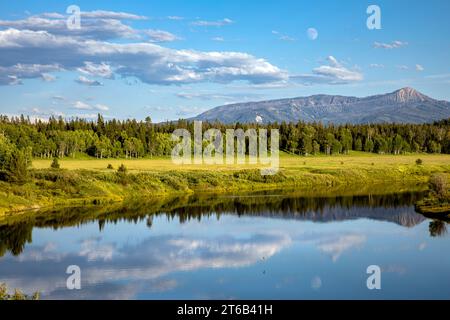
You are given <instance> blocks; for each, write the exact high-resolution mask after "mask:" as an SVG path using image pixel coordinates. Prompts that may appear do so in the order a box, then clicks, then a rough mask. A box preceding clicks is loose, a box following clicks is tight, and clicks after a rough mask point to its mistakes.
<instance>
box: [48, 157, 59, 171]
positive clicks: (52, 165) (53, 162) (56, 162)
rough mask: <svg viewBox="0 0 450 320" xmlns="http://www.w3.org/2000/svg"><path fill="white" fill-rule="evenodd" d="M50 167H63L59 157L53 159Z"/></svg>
mask: <svg viewBox="0 0 450 320" xmlns="http://www.w3.org/2000/svg"><path fill="white" fill-rule="evenodd" d="M50 168H52V169H59V168H61V166H60V164H59V160H58V158H53V161H52V164H51V165H50Z"/></svg>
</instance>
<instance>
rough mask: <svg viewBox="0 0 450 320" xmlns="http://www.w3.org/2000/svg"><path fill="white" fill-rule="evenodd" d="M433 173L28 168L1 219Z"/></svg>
mask: <svg viewBox="0 0 450 320" xmlns="http://www.w3.org/2000/svg"><path fill="white" fill-rule="evenodd" d="M436 172H444V173H447V174H448V173H449V172H450V170H449V166H448V165H446V164H443V165H422V166H418V165H391V166H379V167H378V166H373V165H360V166H355V167H343V168H339V167H332V168H314V167H308V166H303V167H295V168H292V167H286V168H282V169H281V170H280V172H278V173H277V174H276V175H273V176H261V174H260V171H259V170H258V169H242V170H229V171H212V170H209V171H198V170H178V171H168V170H163V171H153V172H138V173H128V174H119V173H117V172H100V171H93V170H82V169H80V170H65V169H59V170H52V169H33V170H31V176H32V178H31V180H30V182H27V183H26V184H23V185H16V184H8V183H5V182H0V217H1V216H5V215H10V214H20V213H21V212H23V211H26V210H36V209H40V208H45V207H53V206H76V205H92V204H94V205H100V204H106V203H115V202H125V201H127V200H130V199H135V198H148V197H161V196H168V195H176V194H189V193H195V192H214V193H230V192H251V191H260V190H275V189H296V190H299V191H305V192H312V191H314V189H322V190H333V191H339V190H341V191H342V190H350V189H353V190H359V189H367V190H368V192H371V190H370V189H373V188H372V187H376V188H380V187H379V186H384V187H381V188H386V189H391V190H392V191H393V192H394V191H396V190H398V189H399V188H406V189H408V188H413V187H414V186H417V185H424V184H426V183H427V182H428V179H429V177H430V176H431V175H432V174H433V173H436Z"/></svg>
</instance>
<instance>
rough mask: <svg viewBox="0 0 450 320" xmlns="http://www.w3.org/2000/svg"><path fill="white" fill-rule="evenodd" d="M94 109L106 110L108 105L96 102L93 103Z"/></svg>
mask: <svg viewBox="0 0 450 320" xmlns="http://www.w3.org/2000/svg"><path fill="white" fill-rule="evenodd" d="M95 109H96V110H99V111H108V110H109V107H108V106H107V105H104V104H96V105H95Z"/></svg>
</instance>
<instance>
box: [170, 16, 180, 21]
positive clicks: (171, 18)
mask: <svg viewBox="0 0 450 320" xmlns="http://www.w3.org/2000/svg"><path fill="white" fill-rule="evenodd" d="M167 19H169V20H177V21H180V20H184V17H180V16H168V17H167Z"/></svg>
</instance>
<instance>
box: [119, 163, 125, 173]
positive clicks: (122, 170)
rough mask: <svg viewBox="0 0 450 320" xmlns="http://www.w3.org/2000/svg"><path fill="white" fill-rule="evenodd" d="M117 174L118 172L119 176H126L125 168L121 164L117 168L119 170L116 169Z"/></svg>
mask: <svg viewBox="0 0 450 320" xmlns="http://www.w3.org/2000/svg"><path fill="white" fill-rule="evenodd" d="M117 172H118V173H121V174H126V173H127V167H125V165H124V164H121V165H120V166H119V169H117Z"/></svg>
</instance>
